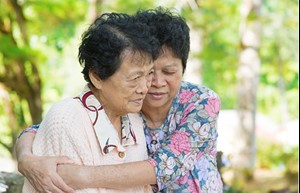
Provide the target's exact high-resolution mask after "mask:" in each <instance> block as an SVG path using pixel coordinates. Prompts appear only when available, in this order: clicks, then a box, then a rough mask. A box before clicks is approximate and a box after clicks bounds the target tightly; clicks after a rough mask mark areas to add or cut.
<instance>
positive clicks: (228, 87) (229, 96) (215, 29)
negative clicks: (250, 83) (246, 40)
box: [183, 0, 240, 109]
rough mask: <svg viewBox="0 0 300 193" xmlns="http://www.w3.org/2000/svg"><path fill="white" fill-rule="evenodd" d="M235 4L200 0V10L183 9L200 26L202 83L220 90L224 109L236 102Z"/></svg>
mask: <svg viewBox="0 0 300 193" xmlns="http://www.w3.org/2000/svg"><path fill="white" fill-rule="evenodd" d="M238 8H239V2H238V1H230V0H227V1H208V0H207V1H202V2H201V6H200V7H199V10H196V11H195V10H193V11H192V10H190V9H185V10H184V11H183V15H184V16H185V17H186V18H187V21H189V22H191V25H192V26H193V27H194V28H196V29H199V28H200V29H201V34H202V38H201V41H202V44H203V45H202V46H203V49H202V50H201V53H198V55H197V57H198V58H199V60H201V62H202V72H201V76H202V79H203V84H204V85H207V86H209V87H210V88H212V89H213V90H215V91H217V92H218V93H220V97H221V100H222V108H224V109H232V108H234V107H235V104H236V96H237V94H236V88H235V84H236V74H235V72H236V69H237V65H238V57H239V56H238V54H239V53H238V47H239V39H238V33H239V32H238V29H239V27H238V24H239V20H240V16H239V13H238ZM192 41H193V40H192ZM219 83H222V84H219Z"/></svg>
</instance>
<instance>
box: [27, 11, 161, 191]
mask: <svg viewBox="0 0 300 193" xmlns="http://www.w3.org/2000/svg"><path fill="white" fill-rule="evenodd" d="M149 31H150V30H149V29H148V27H147V26H146V25H144V24H142V23H138V22H136V21H135V22H134V21H132V18H131V17H129V16H128V15H126V14H117V13H106V14H103V15H101V16H100V17H98V18H97V19H96V20H95V22H94V23H93V24H92V25H91V26H90V27H89V28H88V30H87V31H86V32H85V33H84V34H83V36H82V42H81V45H80V47H79V55H78V57H79V62H80V64H81V65H82V66H83V70H82V73H83V75H84V78H85V80H86V81H87V85H86V86H85V87H84V89H83V91H82V93H81V94H80V95H78V96H76V97H72V98H67V99H64V100H62V101H60V102H58V103H56V104H55V105H53V107H52V108H51V109H50V110H49V112H48V113H47V115H46V117H45V119H44V120H43V122H42V123H41V125H40V128H39V132H38V134H37V135H36V136H35V139H34V142H33V149H32V150H33V153H34V154H35V155H40V156H61V155H64V156H68V157H70V158H71V159H72V160H73V161H74V163H76V164H79V165H87V166H88V165H90V166H92V165H106V164H119V163H125V162H133V161H140V160H145V159H147V150H146V142H145V136H144V132H143V129H144V124H143V121H142V118H141V115H140V114H139V113H138V112H139V111H140V110H141V108H142V104H143V100H144V98H145V95H146V93H147V91H148V88H149V87H150V84H151V80H152V73H153V59H154V58H155V57H156V55H157V48H158V42H157V40H156V39H155V38H153V37H152V36H151V35H150V33H149ZM33 184H34V183H33ZM23 192H24V193H34V192H36V190H35V189H34V187H33V186H32V185H31V184H30V183H29V181H28V180H26V181H25V184H24V187H23ZM76 192H90V193H92V192H101V193H102V192H106V193H116V192H122V193H126V192H128V193H134V192H136V193H137V192H139V193H141V192H152V190H151V188H150V186H138V187H133V188H129V189H128V188H127V189H123V190H115V189H103V188H97V189H95V188H94V189H82V190H77V191H76Z"/></svg>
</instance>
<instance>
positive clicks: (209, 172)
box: [18, 8, 222, 193]
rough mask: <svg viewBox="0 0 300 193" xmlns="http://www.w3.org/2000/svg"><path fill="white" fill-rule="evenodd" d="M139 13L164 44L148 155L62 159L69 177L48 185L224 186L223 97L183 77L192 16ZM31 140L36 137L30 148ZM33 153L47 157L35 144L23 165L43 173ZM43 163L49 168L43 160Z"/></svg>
mask: <svg viewBox="0 0 300 193" xmlns="http://www.w3.org/2000/svg"><path fill="white" fill-rule="evenodd" d="M134 17H135V18H136V20H137V21H139V22H143V23H146V24H147V25H148V26H150V27H151V29H152V33H153V34H154V35H155V36H156V37H157V39H158V40H159V41H160V45H161V49H160V55H159V57H158V59H156V60H155V61H154V76H153V79H152V84H151V87H150V89H149V91H148V93H147V96H146V98H145V100H144V103H143V107H142V114H143V118H144V121H145V124H146V125H147V127H146V128H145V136H146V142H147V148H148V155H149V158H148V160H146V161H138V162H134V163H126V164H118V165H106V166H96V167H82V166H75V165H59V166H58V167H57V169H58V170H57V171H58V174H59V175H60V176H61V177H62V178H63V179H64V182H60V183H57V184H55V183H52V182H51V183H50V184H48V185H46V186H44V188H45V189H47V188H48V189H51V188H52V187H54V186H55V187H57V186H59V187H62V188H61V189H63V190H68V189H67V188H69V187H68V186H70V187H73V188H75V189H77V188H84V187H119V188H122V187H131V186H136V185H145V184H152V187H153V191H154V192H166V193H168V192H178V193H185V192H186V193H191V192H192V193H200V192H202V193H203V192H209V193H212V192H222V181H221V178H220V174H219V172H218V170H217V163H216V153H217V152H216V145H217V137H218V133H217V118H218V114H219V110H220V100H219V97H218V95H217V94H216V93H215V92H214V91H213V90H211V89H210V88H208V87H205V86H203V85H200V86H199V85H195V84H191V83H189V82H184V81H182V76H183V73H184V71H185V68H186V63H187V58H188V54H189V49H190V39H189V28H188V26H187V24H186V22H185V21H184V20H183V18H182V17H180V16H179V15H177V14H175V13H172V12H170V11H169V10H166V9H162V8H158V9H154V10H145V11H139V12H138V13H137V14H136V15H135V16H134ZM25 135H26V134H25ZM27 135H28V136H26V138H25V136H24V137H21V139H22V138H24V139H22V140H23V141H26V143H28V142H30V140H31V139H30V138H33V135H32V134H27ZM21 146H22V145H19V146H18V148H20V150H22V148H23V149H25V147H21ZM28 146H30V143H28V144H27V145H26V147H27V149H28ZM30 159H33V160H46V158H37V157H33V156H32V155H31V153H30V151H29V150H27V153H26V154H25V156H22V157H20V158H19V170H20V171H21V172H24V173H26V171H29V170H30V169H31V170H32V171H31V172H29V174H28V177H32V178H37V177H35V176H34V173H38V171H39V169H37V168H36V167H35V164H31V163H29V160H30ZM59 159H61V160H60V161H61V162H64V160H62V158H53V160H51V162H52V163H53V162H55V163H57V162H58V161H57V160H59ZM37 165H38V166H40V167H42V168H46V166H45V165H43V164H42V161H38V162H37ZM52 165H53V164H52ZM47 169H48V168H47ZM48 170H50V169H48ZM52 173H53V174H52V175H48V176H46V177H45V178H44V179H42V178H39V179H38V180H39V181H40V182H44V183H45V182H47V181H48V182H49V181H51V180H52V181H53V179H59V177H58V175H57V173H55V172H52ZM65 183H66V184H68V186H67V185H66V184H65Z"/></svg>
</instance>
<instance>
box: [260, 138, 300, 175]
mask: <svg viewBox="0 0 300 193" xmlns="http://www.w3.org/2000/svg"><path fill="white" fill-rule="evenodd" d="M298 152H299V146H294V147H291V146H286V145H283V144H275V143H273V142H270V141H267V140H265V139H259V140H258V145H257V166H258V167H259V168H265V169H277V170H282V171H283V172H284V173H285V174H286V175H287V176H288V177H293V178H294V179H296V178H297V176H298V162H299V153H298Z"/></svg>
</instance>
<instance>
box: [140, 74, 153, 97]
mask: <svg viewBox="0 0 300 193" xmlns="http://www.w3.org/2000/svg"><path fill="white" fill-rule="evenodd" d="M150 86H151V80H149V79H148V78H147V77H144V78H142V79H141V82H140V84H139V86H138V88H137V92H138V93H140V94H146V93H147V92H148V89H149V88H150Z"/></svg>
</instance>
